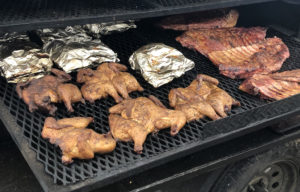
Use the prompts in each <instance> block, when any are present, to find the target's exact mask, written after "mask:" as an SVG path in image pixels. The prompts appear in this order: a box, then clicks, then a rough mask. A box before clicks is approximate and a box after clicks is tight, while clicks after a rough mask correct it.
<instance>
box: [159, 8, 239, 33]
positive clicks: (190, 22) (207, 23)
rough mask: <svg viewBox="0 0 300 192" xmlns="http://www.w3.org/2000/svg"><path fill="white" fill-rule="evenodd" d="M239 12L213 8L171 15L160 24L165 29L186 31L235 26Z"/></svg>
mask: <svg viewBox="0 0 300 192" xmlns="http://www.w3.org/2000/svg"><path fill="white" fill-rule="evenodd" d="M238 17H239V13H238V11H237V10H234V9H232V10H225V9H219V10H213V11H203V12H196V13H188V14H183V15H175V16H170V17H167V18H165V19H163V20H162V21H161V22H160V23H159V26H160V27H162V28H163V29H172V30H178V31H186V30H192V29H209V28H227V27H234V26H235V25H236V23H237V20H238Z"/></svg>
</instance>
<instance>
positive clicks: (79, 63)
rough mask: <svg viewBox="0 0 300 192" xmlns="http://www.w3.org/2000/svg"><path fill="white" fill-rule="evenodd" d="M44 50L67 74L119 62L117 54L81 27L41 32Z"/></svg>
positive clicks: (39, 33)
mask: <svg viewBox="0 0 300 192" xmlns="http://www.w3.org/2000/svg"><path fill="white" fill-rule="evenodd" d="M37 33H38V35H39V36H40V37H41V39H42V41H43V43H44V45H43V50H44V51H45V52H47V53H49V54H50V57H51V59H52V60H53V61H54V62H55V63H56V64H57V65H58V66H59V67H60V68H62V69H63V70H64V71H65V72H67V73H70V72H72V71H74V70H76V69H79V68H83V67H88V66H92V65H93V64H99V63H103V62H118V61H119V59H118V57H117V53H115V52H114V51H113V50H111V49H110V48H109V47H107V46H106V45H105V44H104V43H102V42H101V41H100V40H93V39H92V37H90V36H89V35H87V34H86V32H85V30H84V29H83V28H82V27H80V26H75V27H67V28H65V29H43V30H39V31H38V32H37Z"/></svg>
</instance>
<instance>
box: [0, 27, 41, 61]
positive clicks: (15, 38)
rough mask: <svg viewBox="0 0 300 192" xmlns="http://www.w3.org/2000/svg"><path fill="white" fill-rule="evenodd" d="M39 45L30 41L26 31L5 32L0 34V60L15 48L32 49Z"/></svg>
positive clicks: (9, 54)
mask: <svg viewBox="0 0 300 192" xmlns="http://www.w3.org/2000/svg"><path fill="white" fill-rule="evenodd" d="M33 48H39V46H38V45H37V44H35V43H33V42H31V41H30V39H29V37H28V36H27V35H26V34H25V33H17V32H12V33H5V34H2V35H1V36H0V61H1V60H2V59H4V58H5V57H8V56H11V54H12V52H13V51H15V50H27V51H28V50H30V49H33Z"/></svg>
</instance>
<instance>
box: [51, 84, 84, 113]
mask: <svg viewBox="0 0 300 192" xmlns="http://www.w3.org/2000/svg"><path fill="white" fill-rule="evenodd" d="M57 94H58V96H59V98H60V99H61V100H62V101H63V102H64V104H65V106H66V108H67V109H68V111H70V112H74V109H73V107H72V103H77V102H82V103H83V104H84V103H85V101H84V99H83V98H82V95H81V92H80V90H79V89H78V87H77V86H76V85H74V84H71V83H66V84H60V85H59V86H58V87H57Z"/></svg>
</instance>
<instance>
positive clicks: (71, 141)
mask: <svg viewBox="0 0 300 192" xmlns="http://www.w3.org/2000/svg"><path fill="white" fill-rule="evenodd" d="M92 121H93V118H91V117H73V118H65V119H60V120H55V119H54V118H53V117H48V118H46V120H45V123H44V127H43V131H42V137H43V138H44V139H49V141H50V143H52V144H56V145H58V146H59V147H60V149H61V150H62V154H63V156H62V162H63V163H66V164H68V163H72V162H73V160H72V159H73V158H78V159H92V158H94V153H100V154H104V153H109V152H111V151H113V150H114V149H115V147H116V141H115V140H114V139H113V138H112V136H111V134H110V133H108V134H98V133H96V132H95V131H93V130H92V129H86V127H87V126H88V124H90V123H91V122H92Z"/></svg>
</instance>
